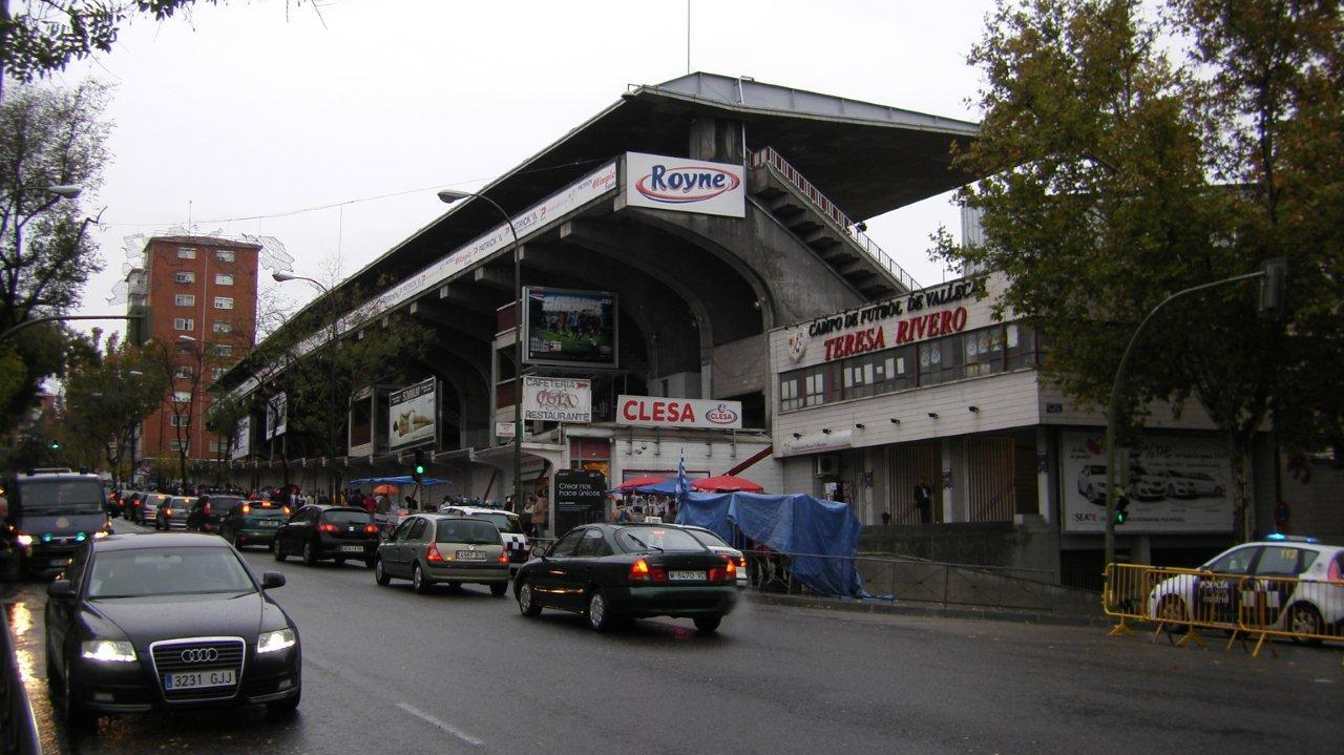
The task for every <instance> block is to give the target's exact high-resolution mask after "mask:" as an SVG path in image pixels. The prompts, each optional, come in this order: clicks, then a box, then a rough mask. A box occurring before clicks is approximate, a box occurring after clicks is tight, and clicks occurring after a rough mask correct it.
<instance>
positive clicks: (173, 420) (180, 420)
mask: <svg viewBox="0 0 1344 755" xmlns="http://www.w3.org/2000/svg"><path fill="white" fill-rule="evenodd" d="M168 424H170V425H172V426H173V427H191V415H188V414H173V415H170V416H169V417H168Z"/></svg>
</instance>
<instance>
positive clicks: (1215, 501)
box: [1059, 429, 1233, 534]
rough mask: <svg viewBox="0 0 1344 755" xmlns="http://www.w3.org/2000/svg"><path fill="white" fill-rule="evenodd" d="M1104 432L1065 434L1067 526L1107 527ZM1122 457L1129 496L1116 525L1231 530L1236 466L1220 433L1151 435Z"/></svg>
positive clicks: (1120, 473) (1122, 529) (1125, 529)
mask: <svg viewBox="0 0 1344 755" xmlns="http://www.w3.org/2000/svg"><path fill="white" fill-rule="evenodd" d="M1105 437H1106V434H1105V431H1104V430H1100V429H1098V430H1095V431H1091V432H1079V431H1074V432H1064V433H1061V434H1060V451H1059V455H1060V459H1059V462H1060V464H1059V473H1060V482H1061V486H1062V487H1063V503H1064V512H1063V517H1064V531H1065V532H1075V533H1102V532H1105V531H1106V516H1105V515H1106V448H1105V444H1104V441H1105ZM1116 457H1117V460H1118V463H1120V464H1124V465H1125V466H1124V468H1122V469H1117V470H1116V473H1117V480H1119V482H1118V483H1117V484H1121V485H1124V486H1125V487H1124V490H1125V491H1126V493H1127V494H1128V496H1129V502H1130V503H1129V511H1128V514H1129V517H1128V519H1127V520H1126V521H1125V523H1124V524H1122V525H1119V526H1118V527H1117V528H1116V532H1117V533H1119V534H1127V533H1128V534H1133V533H1178V532H1217V533H1225V532H1231V531H1232V526H1233V501H1232V485H1231V480H1232V466H1231V463H1230V461H1229V459H1228V455H1227V449H1226V446H1225V444H1224V442H1223V441H1221V440H1220V439H1218V438H1214V437H1208V438H1201V437H1171V436H1165V435H1145V436H1143V439H1142V443H1141V444H1138V445H1136V446H1135V447H1133V448H1126V449H1118V450H1117V454H1116Z"/></svg>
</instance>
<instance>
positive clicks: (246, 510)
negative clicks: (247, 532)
mask: <svg viewBox="0 0 1344 755" xmlns="http://www.w3.org/2000/svg"><path fill="white" fill-rule="evenodd" d="M243 513H244V514H251V513H252V507H251V506H248V505H247V504H246V503H244V504H243Z"/></svg>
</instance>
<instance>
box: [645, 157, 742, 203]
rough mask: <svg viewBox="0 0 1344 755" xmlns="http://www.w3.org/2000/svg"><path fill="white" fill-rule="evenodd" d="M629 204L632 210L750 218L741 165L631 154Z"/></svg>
mask: <svg viewBox="0 0 1344 755" xmlns="http://www.w3.org/2000/svg"><path fill="white" fill-rule="evenodd" d="M625 203H626V205H627V206H629V207H651V208H653V209H656V210H674V211H676V212H695V213H700V214H702V215H724V216H727V217H733V218H741V217H746V214H747V198H746V175H745V173H743V170H742V166H741V165H733V164H730V163H711V162H705V161H703V160H691V159H689V158H685V157H666V156H663V155H648V154H644V153H642V152H627V153H625Z"/></svg>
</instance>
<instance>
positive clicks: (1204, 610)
mask: <svg viewBox="0 0 1344 755" xmlns="http://www.w3.org/2000/svg"><path fill="white" fill-rule="evenodd" d="M1197 571H1198V572H1199V573H1192V574H1180V575H1176V576H1172V577H1168V578H1167V579H1164V580H1162V581H1161V582H1159V583H1157V585H1156V586H1155V587H1153V589H1152V591H1151V592H1150V593H1149V594H1148V615H1149V618H1151V619H1152V620H1154V621H1164V622H1167V623H1174V624H1179V623H1183V622H1187V621H1191V620H1192V618H1193V619H1194V620H1196V621H1211V622H1220V623H1228V624H1236V623H1237V618H1238V616H1239V615H1242V613H1243V612H1242V611H1241V606H1242V605H1244V604H1245V603H1246V602H1247V601H1248V600H1255V601H1257V602H1258V605H1260V606H1262V607H1263V609H1262V610H1264V611H1266V612H1267V613H1265V614H1257V615H1264V616H1265V617H1266V619H1267V623H1268V624H1269V626H1271V627H1272V628H1275V629H1283V630H1288V631H1293V632H1302V633H1306V634H1317V635H1322V634H1324V635H1331V636H1334V637H1338V638H1340V639H1344V548H1341V547H1338V546H1331V545H1320V544H1319V543H1317V542H1316V541H1315V540H1313V539H1311V538H1298V537H1286V536H1283V535H1279V536H1277V537H1274V536H1271V538H1270V539H1267V540H1260V541H1256V542H1251V543H1245V544H1243V545H1238V546H1236V547H1234V548H1229V549H1228V550H1226V551H1223V552H1222V553H1220V554H1218V555H1217V556H1216V557H1214V558H1212V559H1210V560H1209V561H1207V562H1205V563H1204V564H1202V565H1200V566H1199V568H1198V570H1197ZM1243 577H1267V578H1268V577H1296V578H1297V579H1298V581H1297V582H1296V583H1288V582H1277V581H1275V580H1273V579H1264V580H1256V579H1249V580H1243ZM1288 587H1291V589H1287V588H1288Z"/></svg>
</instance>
